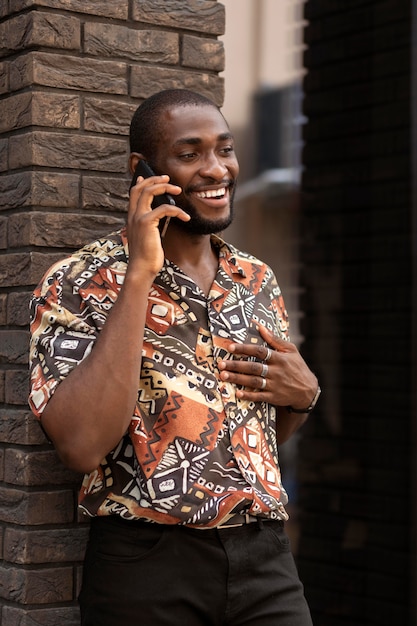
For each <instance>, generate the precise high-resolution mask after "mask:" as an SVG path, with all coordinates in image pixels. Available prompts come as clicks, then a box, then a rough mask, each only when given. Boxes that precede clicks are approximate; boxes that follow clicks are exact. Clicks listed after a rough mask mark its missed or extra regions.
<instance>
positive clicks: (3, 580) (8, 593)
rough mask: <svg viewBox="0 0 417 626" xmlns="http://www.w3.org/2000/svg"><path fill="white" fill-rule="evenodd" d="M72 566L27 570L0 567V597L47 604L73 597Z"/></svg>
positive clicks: (27, 602) (24, 602) (68, 599)
mask: <svg viewBox="0 0 417 626" xmlns="http://www.w3.org/2000/svg"><path fill="white" fill-rule="evenodd" d="M72 588H73V570H72V567H55V568H48V569H38V570H28V569H23V568H21V567H8V566H2V567H0V597H2V598H6V599H8V600H12V601H13V602H18V603H21V604H49V603H52V602H65V601H67V602H68V601H70V600H72V599H73V597H72Z"/></svg>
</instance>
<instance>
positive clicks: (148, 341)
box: [29, 229, 288, 528]
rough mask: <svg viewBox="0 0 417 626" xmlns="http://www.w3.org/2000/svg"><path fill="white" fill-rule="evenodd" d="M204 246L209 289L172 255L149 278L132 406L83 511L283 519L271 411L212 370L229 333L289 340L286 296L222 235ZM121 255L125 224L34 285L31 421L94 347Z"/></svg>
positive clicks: (200, 521) (190, 519)
mask: <svg viewBox="0 0 417 626" xmlns="http://www.w3.org/2000/svg"><path fill="white" fill-rule="evenodd" d="M212 243H213V245H215V246H216V247H217V249H218V254H219V266H218V271H217V275H216V278H215V280H214V282H213V285H212V287H211V290H210V293H209V295H208V296H206V295H205V294H204V293H203V292H202V291H201V290H200V289H199V287H198V286H197V285H196V284H195V283H194V282H193V281H192V280H191V279H190V278H189V277H188V276H187V275H186V274H184V272H182V270H181V269H180V268H178V267H177V266H175V265H174V264H172V263H171V262H170V261H169V260H165V262H164V266H163V268H162V270H161V271H160V273H159V274H158V275H157V277H156V278H155V281H154V284H153V285H152V288H151V290H150V293H149V298H148V310H147V321H146V328H145V337H144V344H143V352H142V369H141V377H140V382H139V388H138V395H137V402H136V407H135V411H134V414H133V415H132V420H131V423H130V427H129V429H128V432H127V433H126V435H125V436H124V437H123V439H122V440H121V441H120V443H119V445H118V446H117V447H116V448H115V449H114V450H112V451H111V452H110V453H109V454H108V455H107V456H106V458H105V459H103V461H102V463H101V464H100V466H99V467H98V468H97V469H96V470H95V471H94V472H92V473H91V474H89V475H87V476H85V478H84V481H83V485H82V488H81V491H80V497H79V504H80V507H81V508H82V509H83V510H84V511H85V512H86V513H87V514H89V515H110V514H117V515H121V516H122V517H125V518H127V519H146V520H148V521H153V522H160V523H165V524H186V525H189V526H195V527H198V528H210V527H212V526H215V525H218V524H221V523H223V522H224V521H225V520H227V519H228V517H230V516H231V515H233V514H235V513H236V512H241V511H247V512H250V513H251V514H254V515H259V516H263V517H266V518H276V519H287V514H286V511H285V508H284V507H285V504H286V503H287V495H286V493H285V490H284V489H283V487H282V484H281V475H280V469H279V461H278V449H277V442H276V427H277V424H276V409H275V407H274V406H271V405H269V404H267V403H265V402H263V403H254V402H248V401H246V400H242V399H240V398H238V397H236V388H235V387H234V385H232V384H231V383H228V382H224V381H221V380H220V378H219V371H218V369H217V366H216V363H217V361H218V359H219V358H224V357H231V355H230V354H229V353H228V346H229V342H230V340H232V341H235V342H251V343H261V342H262V339H261V337H260V335H259V332H258V331H257V326H258V325H260V324H262V325H264V326H266V327H267V328H268V329H269V330H271V331H273V332H275V333H276V334H278V335H279V336H281V337H282V338H288V321H287V314H286V311H285V307H284V302H283V299H282V295H281V292H280V289H279V287H278V285H277V282H276V279H275V276H274V274H273V272H272V271H271V269H270V268H269V267H268V266H267V265H265V264H264V263H262V262H260V261H258V260H257V259H255V258H254V257H252V256H250V255H248V254H245V253H242V252H240V251H238V250H237V249H236V248H234V247H233V246H230V245H228V244H226V243H225V242H223V241H222V240H221V239H220V238H219V237H215V236H213V238H212ZM127 263H128V244H127V239H126V232H125V230H124V229H123V230H122V231H118V232H117V233H113V234H111V235H109V236H108V237H107V238H105V239H100V240H97V241H96V242H94V243H92V244H89V245H88V246H85V247H84V248H83V249H81V250H80V251H78V252H76V253H74V254H73V255H72V256H71V257H69V258H68V259H65V260H64V261H61V262H58V263H57V264H55V265H54V266H53V267H52V268H51V269H50V270H49V272H47V274H46V275H45V277H44V278H43V280H42V281H41V283H40V284H39V286H38V287H37V289H36V290H35V292H34V295H33V298H32V302H31V336H32V339H31V350H30V368H31V384H32V385H31V394H30V399H29V401H30V404H31V407H32V410H33V412H34V413H35V415H36V416H37V417H38V418H40V417H41V415H42V412H43V409H44V408H45V405H46V403H47V402H48V399H49V398H50V397H51V395H52V394H53V393H54V391H55V389H56V387H57V386H58V385H59V383H60V382H61V381H62V380H63V379H64V378H65V377H66V376H67V375H68V373H69V372H70V371H71V370H72V369H73V368H74V367H76V365H77V364H78V363H79V362H80V361H82V359H83V358H85V357H86V356H87V354H88V353H89V352H90V351H91V350H93V349H94V343H95V340H96V338H97V336H98V334H99V332H100V331H101V329H102V328H103V325H104V323H105V321H106V318H107V315H108V313H109V311H110V310H111V308H112V306H113V304H114V302H115V301H116V299H117V296H118V293H119V291H120V289H121V287H122V285H123V280H124V275H125V272H126V267H127ZM103 384H105V381H103ZM71 427H72V425H71V424H70V423H69V424H68V428H71Z"/></svg>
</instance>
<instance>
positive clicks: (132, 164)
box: [129, 152, 146, 176]
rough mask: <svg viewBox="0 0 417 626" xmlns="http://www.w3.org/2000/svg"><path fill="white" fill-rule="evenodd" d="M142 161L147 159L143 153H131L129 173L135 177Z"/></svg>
mask: <svg viewBox="0 0 417 626" xmlns="http://www.w3.org/2000/svg"><path fill="white" fill-rule="evenodd" d="M141 159H144V160H145V161H146V159H145V157H144V155H143V154H142V153H141V152H131V153H130V155H129V172H130V173H131V175H132V176H133V174H134V173H135V169H136V166H137V164H138V162H139V161H140V160H141Z"/></svg>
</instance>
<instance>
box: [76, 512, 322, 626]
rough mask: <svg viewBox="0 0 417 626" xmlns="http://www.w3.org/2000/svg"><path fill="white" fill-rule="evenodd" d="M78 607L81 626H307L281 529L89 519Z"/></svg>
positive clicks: (267, 524)
mask: <svg viewBox="0 0 417 626" xmlns="http://www.w3.org/2000/svg"><path fill="white" fill-rule="evenodd" d="M79 600H80V608H81V618H82V619H81V623H82V626H168V625H169V626H312V622H311V617H310V612H309V609H308V607H307V603H306V601H305V598H304V594H303V587H302V585H301V582H300V580H299V577H298V573H297V570H296V567H295V564H294V559H293V557H292V554H291V552H290V545H289V539H288V537H287V535H286V534H285V531H284V528H283V523H282V522H273V521H268V522H263V523H259V524H258V523H257V522H256V523H251V524H247V525H244V526H239V527H237V528H225V529H220V530H216V529H213V530H197V529H190V528H185V527H183V526H164V525H159V524H150V523H146V522H143V523H141V522H126V521H123V520H119V519H118V518H104V517H103V518H94V519H93V520H92V523H91V531H90V541H89V544H88V547H87V553H86V558H85V563H84V573H83V584H82V589H81V593H80V598H79Z"/></svg>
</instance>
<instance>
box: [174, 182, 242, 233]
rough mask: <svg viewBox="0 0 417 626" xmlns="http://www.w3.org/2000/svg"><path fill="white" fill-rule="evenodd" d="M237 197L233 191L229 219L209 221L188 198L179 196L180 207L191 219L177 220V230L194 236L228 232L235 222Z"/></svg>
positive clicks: (233, 190)
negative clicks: (234, 203) (186, 220)
mask: <svg viewBox="0 0 417 626" xmlns="http://www.w3.org/2000/svg"><path fill="white" fill-rule="evenodd" d="M234 196H235V189H234V186H233V189H232V191H231V194H230V210H229V215H228V216H227V217H222V218H221V219H207V218H205V217H202V216H201V215H200V214H199V213H198V211H197V209H196V208H195V206H194V204H193V203H192V202H190V200H188V199H187V198H186V197H184V196H183V195H182V196H179V198H178V200H179V202H178V206H179V207H180V208H181V209H183V210H184V211H185V212H186V213H188V215H189V216H190V217H191V219H190V220H189V221H188V222H183V221H181V220H178V219H175V218H174V219H175V224H176V226H177V228H179V229H181V230H182V231H183V232H186V233H189V234H192V235H212V234H216V233H220V232H221V231H222V230H226V228H227V227H228V226H230V224H231V223H232V222H233V217H234V208H233V200H234Z"/></svg>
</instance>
